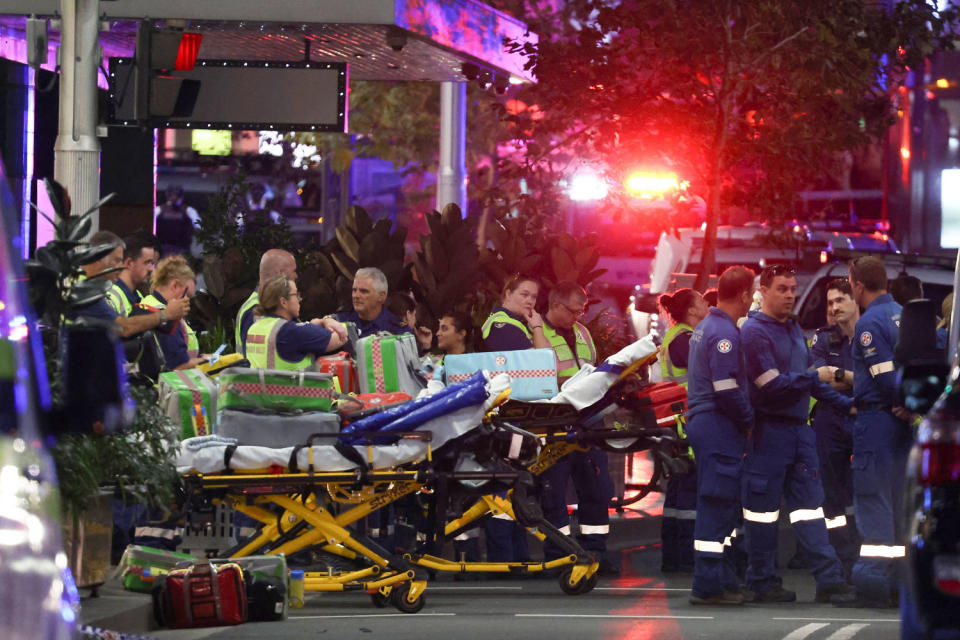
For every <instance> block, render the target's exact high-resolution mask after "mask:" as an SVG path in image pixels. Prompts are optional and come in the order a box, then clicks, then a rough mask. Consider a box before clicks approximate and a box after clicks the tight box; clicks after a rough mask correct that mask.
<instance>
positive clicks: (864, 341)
mask: <svg viewBox="0 0 960 640" xmlns="http://www.w3.org/2000/svg"><path fill="white" fill-rule="evenodd" d="M860 344H861V345H863V346H864V347H869V346H870V345H871V344H873V335H872V334H871V333H870V332H869V331H864V332H863V333H861V334H860Z"/></svg>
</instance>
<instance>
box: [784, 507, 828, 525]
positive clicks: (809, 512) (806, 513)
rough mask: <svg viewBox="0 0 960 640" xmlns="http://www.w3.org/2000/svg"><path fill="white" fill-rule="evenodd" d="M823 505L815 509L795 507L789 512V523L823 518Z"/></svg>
mask: <svg viewBox="0 0 960 640" xmlns="http://www.w3.org/2000/svg"><path fill="white" fill-rule="evenodd" d="M823 517H824V516H823V507H818V508H816V509H797V510H796V511H791V512H790V524H793V523H795V522H805V521H807V520H823Z"/></svg>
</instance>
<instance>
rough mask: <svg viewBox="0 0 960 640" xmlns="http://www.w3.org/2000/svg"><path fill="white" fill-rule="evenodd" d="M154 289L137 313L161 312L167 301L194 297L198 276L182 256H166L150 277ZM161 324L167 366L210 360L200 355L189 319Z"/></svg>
mask: <svg viewBox="0 0 960 640" xmlns="http://www.w3.org/2000/svg"><path fill="white" fill-rule="evenodd" d="M150 287H151V289H152V291H151V292H150V295H148V296H146V297H144V299H143V300H141V301H140V304H139V305H137V307H138V308H137V309H134V311H133V313H134V315H139V314H141V313H160V314H163V310H164V309H165V308H166V307H167V303H168V302H170V301H172V300H176V299H178V298H188V299H189V298H192V297H193V294H194V293H196V289H197V276H196V274H195V273H194V272H193V269H191V268H190V265H189V264H187V259H186V258H184V257H183V256H181V255H173V256H169V257H167V258H164V259H163V260H161V261H160V262H158V263H157V266H156V268H155V269H154V270H153V275H152V276H151V279H150ZM188 308H189V307H188ZM162 320H163V322H164V324H161V325H160V326H158V327H157V329H156V333H157V342H158V343H159V344H160V350H161V351H163V358H164V360H165V362H166V367H167V369H171V370H173V369H192V368H194V367H196V366H197V365H199V364H201V363H203V362H206V360H207V358H208V356H206V355H201V354H200V346H199V343H198V342H197V336H196V334H195V333H194V332H193V329H191V328H190V325H188V324H187V322H186V320H183V319H181V320H177V321H176V322H172V321H171V322H166V320H165V318H162Z"/></svg>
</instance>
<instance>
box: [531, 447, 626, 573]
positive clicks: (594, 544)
mask: <svg viewBox="0 0 960 640" xmlns="http://www.w3.org/2000/svg"><path fill="white" fill-rule="evenodd" d="M540 479H541V480H542V481H543V487H544V490H543V499H542V500H541V506H542V508H543V516H544V518H546V520H547V522H549V523H550V524H552V525H553V526H555V527H557V528H558V529H560V530H561V531H562V532H564V533H566V534H568V535H569V533H570V514H569V512H568V511H567V482H568V481H570V480H572V481H573V489H574V491H575V492H576V494H577V519H578V520H579V522H580V533H579V534H578V535H577V542H578V543H579V544H580V546H581V547H583V549H584V550H585V551H590V552H592V553H594V554H595V555H596V556H597V557H598V558H599V557H601V556H602V555H603V553H604V552H605V551H606V550H607V536H608V535H609V534H610V499H611V498H612V497H613V481H612V480H611V479H610V464H609V462H608V460H607V453H606V452H605V451H601V450H599V449H590V450H589V451H574V452H573V453H570V454H568V455H566V456H564V457H563V458H561V459H560V460H558V461H557V462H556V464H554V465H553V466H552V467H550V468H548V469H547V470H546V471H544V472H543V474H541V476H540ZM564 555H567V554H566V552H565V551H563V550H562V549H560V548H559V547H557V545H555V544H553V542H551V541H550V540H549V539H547V540H546V541H545V542H544V543H543V556H544V558H546V559H547V560H552V559H554V558H558V557H560V556H564Z"/></svg>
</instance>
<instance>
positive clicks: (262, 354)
mask: <svg viewBox="0 0 960 640" xmlns="http://www.w3.org/2000/svg"><path fill="white" fill-rule="evenodd" d="M257 295H258V296H259V298H260V304H259V305H257V308H256V309H255V311H254V313H255V315H257V316H259V317H260V319H259V320H257V321H256V322H254V323H253V325H251V326H250V330H249V331H248V332H247V341H246V343H245V346H246V351H247V359H248V360H249V361H250V366H251V367H254V368H257V369H281V370H285V371H302V370H304V369H307V368H308V367H310V366H311V365H312V364H313V362H314V360H316V359H317V357H318V356H322V355H323V354H325V353H330V352H331V351H336V350H337V349H339V348H340V347H342V346H343V344H344V342H346V340H347V330H346V328H345V327H344V326H343V325H342V324H340V323H339V322H337V321H336V320H334V319H333V318H330V317H327V318H324V319H322V320H320V319H318V318H314V319H313V320H311V321H310V322H299V321H298V318H299V315H300V292H299V291H297V283H296V282H295V281H294V280H292V279H291V278H288V277H287V276H285V275H280V276H276V277H274V278H271V279H270V280H267V281H266V282H265V283H263V285H262V286H261V287H260V291H259V292H258V294H257Z"/></svg>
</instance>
